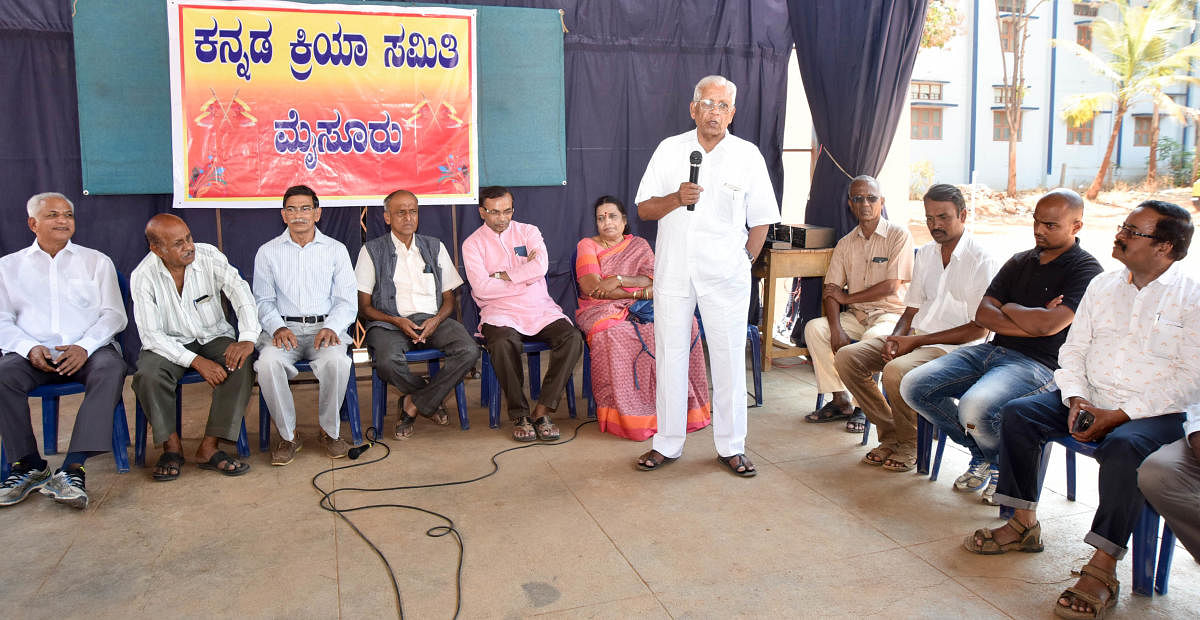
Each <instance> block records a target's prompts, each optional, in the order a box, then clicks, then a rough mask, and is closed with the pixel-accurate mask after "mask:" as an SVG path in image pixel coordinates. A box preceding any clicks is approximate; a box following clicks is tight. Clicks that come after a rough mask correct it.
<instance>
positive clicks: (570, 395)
mask: <svg viewBox="0 0 1200 620" xmlns="http://www.w3.org/2000/svg"><path fill="white" fill-rule="evenodd" d="M567 414H568V415H570V416H571V419H575V376H574V375H572V376H570V377H567Z"/></svg>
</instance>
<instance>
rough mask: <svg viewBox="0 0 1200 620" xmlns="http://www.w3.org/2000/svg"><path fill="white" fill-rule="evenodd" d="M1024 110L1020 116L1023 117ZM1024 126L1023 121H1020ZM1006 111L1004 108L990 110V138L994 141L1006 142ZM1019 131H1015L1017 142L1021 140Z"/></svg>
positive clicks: (1007, 132)
mask: <svg viewBox="0 0 1200 620" xmlns="http://www.w3.org/2000/svg"><path fill="white" fill-rule="evenodd" d="M1024 117H1025V112H1024V111H1022V112H1021V118H1022V119H1024ZM1021 126H1022V127H1024V126H1025V123H1024V122H1022V123H1021ZM1009 131H1010V130H1009V128H1008V113H1007V112H1005V111H1004V110H992V140H993V141H995V142H1008V136H1009ZM1021 133H1022V132H1021V131H1017V142H1020V141H1021Z"/></svg>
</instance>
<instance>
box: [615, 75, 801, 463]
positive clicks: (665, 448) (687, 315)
mask: <svg viewBox="0 0 1200 620" xmlns="http://www.w3.org/2000/svg"><path fill="white" fill-rule="evenodd" d="M736 99H737V86H736V85H734V83H733V82H731V81H729V80H728V79H726V78H724V77H722V76H719V75H710V76H706V77H704V78H702V79H701V80H700V81H699V82H698V83H697V84H696V87H695V88H694V89H692V102H691V104H689V106H688V111H689V113H690V114H691V117H692V120H693V121H694V122H695V123H696V128H695V129H694V130H691V131H687V132H684V133H681V134H678V135H675V136H671V137H669V138H666V139H665V140H663V141H662V142H660V143H659V145H658V148H656V149H655V150H654V154H653V155H652V156H651V157H650V162H649V163H648V164H647V165H646V172H645V173H644V174H643V175H642V180H641V183H640V184H639V185H638V190H637V197H636V200H635V202H637V205H638V216H639V217H641V218H642V219H643V220H654V221H657V222H658V241H657V245H656V248H657V249H656V251H655V254H654V276H655V277H654V318H655V321H654V325H655V328H654V347H655V351H656V352H657V354H656V356H655V360H654V367H655V376H656V378H657V380H658V386H657V388H656V393H655V398H656V402H657V409H658V432H657V433H656V434H655V435H654V440H653V449H652V450H650V451H649V452H646V453H644V454H642V455H641V456H640V457H638V459H637V462H636V467H637V468H638V469H640V470H642V471H652V470H656V469H658V468H660V467H662V466H663V465H664V464H667V463H670V462H672V461H674V460H675V459H677V458H679V456H681V455H682V454H683V444H684V440H685V439H686V438H687V402H688V357H689V355H691V347H692V331H691V330H692V322H693V319H692V316H693V315H694V314H695V312H696V310H697V308H698V309H699V310H700V320H701V323H702V324H703V326H704V333H705V341H706V343H707V345H708V354H709V361H710V366H709V368H710V370H711V371H712V385H713V398H712V417H713V443H714V444H715V448H716V450H717V459H718V461H720V462H721V463H722V464H723V465H724V466H725V467H727V468H728V469H729V470H730V471H731V472H733V473H734V474H736V475H738V476H742V477H747V478H748V477H751V476H754V475H755V473H756V472H757V469H756V468H755V467H754V463H752V462H750V459H749V458H747V457H746V454H745V452H746V354H745V352H746V316H747V313H748V312H749V309H750V265H751V263H753V262H754V259H755V257H757V256H758V252H759V250H761V249H762V245H763V241H764V240H765V239H766V236H767V227H768V226H769V225H770V224H773V223H775V222H778V221H779V205H778V203H776V201H775V190H774V187H773V186H772V185H771V178H770V176H769V175H768V174H767V166H766V163H765V162H764V160H763V156H762V153H760V152H759V150H758V147H757V146H755V145H754V144H752V143H750V142H748V141H746V140H743V139H741V138H739V137H737V136H735V135H733V134H732V133H730V132H729V131H728V129H729V123H730V122H732V121H733V116H734V114H736V113H737V108H736V107H735V106H734V103H735V101H736ZM699 152H703V153H704V155H703V163H702V165H701V166H700V169H699V171H698V176H697V182H696V183H689V182H686V181H684V179H688V178H689V176H690V175H689V168H688V166H689V161H690V155H691V153H699ZM685 205H694V208H693V207H685ZM681 207H685V208H681Z"/></svg>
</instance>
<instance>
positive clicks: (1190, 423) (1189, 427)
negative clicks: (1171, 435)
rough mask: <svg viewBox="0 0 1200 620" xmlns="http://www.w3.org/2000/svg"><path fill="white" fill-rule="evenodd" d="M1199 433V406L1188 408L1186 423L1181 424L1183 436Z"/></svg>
mask: <svg viewBox="0 0 1200 620" xmlns="http://www.w3.org/2000/svg"><path fill="white" fill-rule="evenodd" d="M1192 433H1200V404H1194V405H1192V406H1191V407H1188V412H1187V421H1186V422H1184V423H1183V436H1184V437H1187V436H1189V435H1191V434H1192Z"/></svg>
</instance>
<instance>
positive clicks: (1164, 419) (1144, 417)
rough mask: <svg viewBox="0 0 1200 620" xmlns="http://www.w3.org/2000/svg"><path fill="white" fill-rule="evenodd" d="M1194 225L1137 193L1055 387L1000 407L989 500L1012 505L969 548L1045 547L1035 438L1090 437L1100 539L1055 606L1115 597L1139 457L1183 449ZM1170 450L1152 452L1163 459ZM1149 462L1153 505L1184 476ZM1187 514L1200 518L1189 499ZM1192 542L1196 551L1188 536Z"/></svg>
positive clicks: (1195, 328)
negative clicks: (1165, 473) (1002, 520)
mask: <svg viewBox="0 0 1200 620" xmlns="http://www.w3.org/2000/svg"><path fill="white" fill-rule="evenodd" d="M1192 233H1193V226H1192V219H1191V216H1190V215H1189V214H1188V212H1187V210H1186V209H1184V208H1182V207H1179V206H1177V205H1174V204H1171V203H1167V202H1161V201H1157V200H1148V201H1146V202H1143V203H1141V204H1140V205H1138V206H1137V208H1135V209H1134V210H1133V211H1132V212H1131V213H1130V214H1129V215H1128V216H1127V217H1126V219H1125V223H1124V224H1123V225H1122V226H1121V227H1120V228H1119V229H1118V231H1117V236H1116V238H1115V239H1114V240H1113V249H1112V256H1113V258H1115V259H1117V260H1119V261H1121V263H1122V264H1123V265H1124V268H1122V269H1116V270H1112V271H1108V272H1106V273H1104V274H1101V275H1099V276H1096V278H1095V279H1093V280H1092V281H1091V284H1089V285H1088V287H1087V292H1086V293H1085V294H1084V295H1083V299H1082V300H1081V301H1080V302H1079V306H1078V309H1077V310H1076V313H1075V322H1074V324H1073V325H1072V326H1071V332H1070V333H1069V334H1067V337H1066V342H1064V343H1063V345H1062V348H1061V349H1060V350H1059V351H1058V363H1059V365H1060V367H1059V368H1058V370H1057V371H1055V373H1054V382H1055V384H1057V389H1053V390H1050V391H1047V392H1045V393H1042V394H1038V395H1036V396H1029V397H1026V398H1020V399H1017V400H1013V401H1011V402H1009V403H1008V404H1006V405H1004V407H1003V408H1002V409H1001V410H1000V417H1001V419H1002V420H1003V423H1002V424H1001V425H1000V429H1001V433H1002V438H1001V442H1000V484H999V487H998V488H997V490H996V502H997V503H999V504H1001V505H1003V506H1008V507H1010V508H1013V509H1014V510H1015V514H1014V515H1013V517H1012V518H1011V519H1009V521H1008V523H1006V524H1004V525H1002V526H1000V527H998V528H994V529H987V528H984V529H979V530H976V531H975V533H974V534H972V535H971V536H968V537H967V538H966V540H964V541H963V545H964V546H965V547H966V549H967V550H968V551H971V552H973V553H981V554H996V553H1003V552H1006V551H1041V550H1042V540H1041V529H1042V528H1041V525H1040V524H1039V523H1038V520H1037V503H1038V494H1039V491H1040V490H1041V489H1040V487H1041V484H1040V483H1041V481H1040V479H1039V478H1040V476H1039V470H1040V467H1041V454H1042V446H1043V445H1044V444H1045V443H1046V442H1047V441H1049V440H1053V439H1056V438H1060V437H1066V436H1067V435H1070V436H1071V437H1073V438H1075V439H1076V440H1078V441H1081V442H1095V443H1096V444H1097V446H1096V451H1095V456H1096V460H1097V461H1098V462H1099V464H1100V470H1099V479H1098V484H1097V486H1098V489H1099V503H1098V504H1097V506H1096V513H1095V515H1094V516H1093V517H1092V524H1091V528H1090V530H1089V531H1088V534H1087V535H1086V536H1085V537H1084V542H1086V543H1088V544H1089V545H1091V546H1093V547H1095V548H1096V551H1095V552H1094V553H1093V554H1092V557H1091V559H1090V560H1089V561H1088V562H1087V564H1085V565H1084V566H1083V569H1082V570H1081V571H1080V573H1082V575H1081V576H1080V577H1079V580H1078V581H1077V582H1075V585H1073V586H1071V587H1069V588H1067V589H1066V591H1064V592H1063V593H1062V594H1060V595H1059V597H1058V600H1057V601H1056V603H1055V604H1054V611H1055V613H1056V615H1059V616H1062V617H1065V618H1086V617H1092V618H1098V617H1101V616H1103V615H1104V611H1105V610H1107V609H1109V608H1111V607H1112V606H1113V605H1115V604H1116V602H1117V600H1116V599H1117V591H1118V588H1119V587H1120V584H1119V583H1118V581H1117V578H1116V566H1117V562H1118V561H1119V560H1120V559H1121V558H1122V557H1123V556H1124V555H1125V552H1126V544H1127V543H1128V542H1129V537H1130V534H1131V533H1132V532H1133V527H1134V524H1135V523H1136V522H1137V520H1138V515H1139V514H1140V513H1141V512H1142V507H1143V505H1144V502H1143V497H1142V493H1141V492H1140V491H1139V488H1138V477H1139V472H1138V468H1139V466H1141V465H1142V462H1143V459H1146V457H1147V456H1149V455H1150V454H1151V453H1153V452H1155V450H1158V449H1159V448H1160V447H1161V446H1165V445H1173V446H1174V454H1175V455H1177V456H1183V454H1184V452H1183V450H1184V446H1183V444H1182V443H1181V442H1182V440H1183V437H1184V426H1183V424H1184V413H1183V412H1184V411H1187V410H1188V409H1189V408H1190V407H1193V406H1194V403H1196V402H1198V401H1200V314H1198V313H1197V312H1196V309H1197V307H1198V306H1200V279H1197V278H1196V276H1195V274H1194V273H1193V272H1192V271H1191V270H1188V269H1186V268H1184V267H1182V266H1181V265H1180V264H1179V261H1180V260H1182V259H1183V258H1184V257H1185V256H1187V251H1188V246H1189V245H1190V244H1191V241H1192ZM943 359H944V358H943ZM1192 430H1194V428H1193V429H1192ZM1188 452H1191V451H1190V450H1188ZM1170 454H1171V453H1164V456H1163V457H1159V458H1167V459H1168V462H1169V457H1170ZM1190 456H1194V455H1190ZM1146 465H1148V466H1149V467H1148V468H1147V471H1146V472H1145V474H1146V478H1147V480H1146V482H1148V483H1149V485H1148V487H1149V488H1148V489H1147V490H1148V493H1147V496H1149V497H1152V498H1153V499H1154V500H1155V501H1156V502H1158V503H1155V505H1156V506H1157V505H1159V504H1160V503H1161V499H1162V495H1163V494H1162V491H1164V490H1165V489H1164V488H1162V486H1161V483H1166V484H1167V485H1171V486H1174V487H1175V488H1176V489H1180V490H1182V489H1184V488H1186V486H1185V485H1186V482H1185V481H1183V480H1178V479H1176V480H1170V479H1169V478H1168V479H1166V480H1163V478H1162V476H1161V475H1160V476H1158V478H1159V482H1160V485H1155V484H1154V481H1153V480H1152V478H1155V476H1154V475H1153V470H1154V468H1155V467H1156V466H1161V465H1162V463H1161V462H1160V461H1159V460H1158V459H1155V460H1154V461H1153V462H1147V463H1146ZM1193 488H1194V487H1193ZM1186 518H1187V519H1188V520H1189V521H1191V522H1192V523H1194V522H1195V519H1196V512H1195V505H1194V504H1193V505H1192V506H1191V512H1190V513H1188V516H1187V517H1186ZM1185 531H1189V532H1194V531H1195V529H1194V528H1192V529H1190V530H1189V529H1187V528H1185ZM1181 539H1182V536H1181ZM1191 542H1192V543H1193V546H1192V547H1190V548H1191V549H1192V551H1193V552H1195V547H1194V543H1195V542H1196V541H1195V538H1191Z"/></svg>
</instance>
